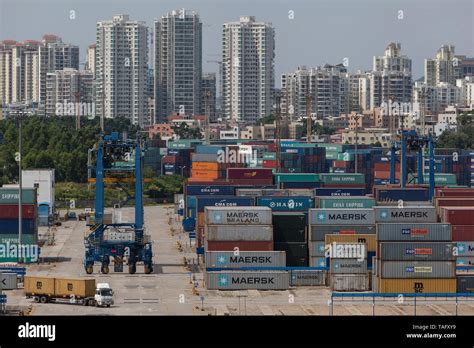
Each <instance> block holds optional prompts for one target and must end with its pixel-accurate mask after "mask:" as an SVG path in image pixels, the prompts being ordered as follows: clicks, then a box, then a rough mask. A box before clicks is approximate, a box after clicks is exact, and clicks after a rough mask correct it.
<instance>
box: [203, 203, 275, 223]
mask: <svg viewBox="0 0 474 348" xmlns="http://www.w3.org/2000/svg"><path fill="white" fill-rule="evenodd" d="M204 223H205V224H207V225H244V224H248V225H271V224H272V210H271V209H270V208H268V207H244V208H241V207H205V208H204Z"/></svg>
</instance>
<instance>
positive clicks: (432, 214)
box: [374, 206, 437, 223]
mask: <svg viewBox="0 0 474 348" xmlns="http://www.w3.org/2000/svg"><path fill="white" fill-rule="evenodd" d="M374 210H375V222H377V223H378V222H422V223H427V222H436V221H437V216H436V209H435V208H434V207H429V206H426V207H411V206H404V207H401V208H400V207H397V206H383V207H380V206H379V207H374Z"/></svg>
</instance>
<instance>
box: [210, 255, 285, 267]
mask: <svg viewBox="0 0 474 348" xmlns="http://www.w3.org/2000/svg"><path fill="white" fill-rule="evenodd" d="M205 263H206V268H241V267H262V268H265V267H285V266H286V256H285V252H283V251H253V252H250V251H239V253H238V255H236V253H235V252H234V251H207V252H206V260H205Z"/></svg>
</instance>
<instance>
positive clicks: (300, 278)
mask: <svg viewBox="0 0 474 348" xmlns="http://www.w3.org/2000/svg"><path fill="white" fill-rule="evenodd" d="M325 285H326V272H325V271H317V270H307V271H304V270H291V271H290V286H325Z"/></svg>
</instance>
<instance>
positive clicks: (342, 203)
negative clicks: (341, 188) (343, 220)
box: [315, 197, 375, 209]
mask: <svg viewBox="0 0 474 348" xmlns="http://www.w3.org/2000/svg"><path fill="white" fill-rule="evenodd" d="M315 203H316V207H317V208H326V209H369V208H372V207H373V206H374V205H375V200H374V199H373V198H370V197H337V198H332V197H317V198H316V199H315Z"/></svg>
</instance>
